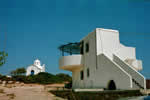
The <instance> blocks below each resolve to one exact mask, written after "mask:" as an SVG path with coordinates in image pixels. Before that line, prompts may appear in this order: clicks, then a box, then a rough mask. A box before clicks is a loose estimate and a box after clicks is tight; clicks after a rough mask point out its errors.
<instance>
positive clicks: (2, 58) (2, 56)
mask: <svg viewBox="0 0 150 100" xmlns="http://www.w3.org/2000/svg"><path fill="white" fill-rule="evenodd" d="M7 56H8V54H7V53H6V52H4V51H1V52H0V66H2V65H3V64H5V62H6V57H7Z"/></svg>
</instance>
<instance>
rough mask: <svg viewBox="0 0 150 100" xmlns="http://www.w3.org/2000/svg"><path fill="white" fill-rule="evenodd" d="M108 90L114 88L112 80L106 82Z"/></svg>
mask: <svg viewBox="0 0 150 100" xmlns="http://www.w3.org/2000/svg"><path fill="white" fill-rule="evenodd" d="M108 90H116V84H115V82H114V81H113V80H110V81H109V83H108Z"/></svg>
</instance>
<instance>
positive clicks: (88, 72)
mask: <svg viewBox="0 0 150 100" xmlns="http://www.w3.org/2000/svg"><path fill="white" fill-rule="evenodd" d="M89 76H90V70H89V68H88V69H87V77H89Z"/></svg>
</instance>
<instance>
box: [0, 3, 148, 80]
mask: <svg viewBox="0 0 150 100" xmlns="http://www.w3.org/2000/svg"><path fill="white" fill-rule="evenodd" d="M149 27H150V2H149V1H148V0H1V1H0V50H4V48H5V50H6V51H7V52H8V55H9V56H8V59H7V63H6V64H5V65H4V66H3V67H1V68H0V73H2V74H8V73H9V72H10V71H11V70H14V69H16V68H18V67H26V66H28V65H30V64H32V63H33V61H34V60H35V59H36V58H39V59H40V60H41V61H42V62H43V63H45V64H46V67H47V68H46V70H47V71H48V72H50V73H53V74H56V73H59V72H64V73H69V72H67V71H62V70H60V69H59V68H58V59H59V57H60V52H59V50H58V49H57V48H58V46H59V45H61V44H65V43H68V42H77V41H79V40H80V39H81V38H83V37H84V36H86V35H87V34H88V33H89V32H91V31H93V30H94V29H95V28H109V29H116V30H119V31H120V41H121V43H123V44H125V45H127V46H135V47H136V50H137V58H138V59H142V60H143V68H144V69H143V71H141V73H142V74H144V75H145V76H146V77H147V78H150V61H149V58H150V53H149V51H150V46H149V43H150V29H149ZM4 33H6V36H7V37H6V40H5V39H4ZM5 44H6V45H5ZM4 45H5V46H4Z"/></svg>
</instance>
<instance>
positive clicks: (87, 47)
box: [85, 43, 89, 52]
mask: <svg viewBox="0 0 150 100" xmlns="http://www.w3.org/2000/svg"><path fill="white" fill-rule="evenodd" d="M85 47H86V48H85V50H86V52H89V43H86V44H85Z"/></svg>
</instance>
